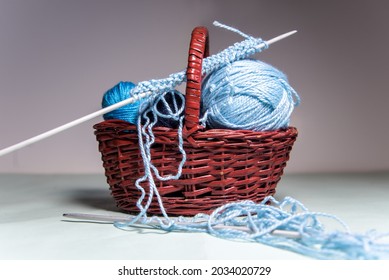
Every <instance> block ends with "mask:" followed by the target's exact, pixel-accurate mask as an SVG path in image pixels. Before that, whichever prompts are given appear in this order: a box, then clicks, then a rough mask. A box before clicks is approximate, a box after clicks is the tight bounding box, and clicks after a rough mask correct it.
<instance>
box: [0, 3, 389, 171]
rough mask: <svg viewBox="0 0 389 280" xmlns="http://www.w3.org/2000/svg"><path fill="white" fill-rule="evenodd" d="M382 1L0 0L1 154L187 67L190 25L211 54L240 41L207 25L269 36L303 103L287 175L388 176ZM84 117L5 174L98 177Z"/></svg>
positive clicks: (6, 163) (0, 163)
mask: <svg viewBox="0 0 389 280" xmlns="http://www.w3.org/2000/svg"><path fill="white" fill-rule="evenodd" d="M388 12H389V2H387V1H384V0H382V1H378V0H374V1H351V0H348V1H335V0H327V1H308V0H306V1H302V0H296V1H270V0H269V1H244V0H240V1H199V0H194V1H172V0H169V1H156V0H155V1H150V0H149V1H147V0H144V1H86V0H83V1H75V0H71V1H55V0H54V1H53V0H52V1H44V0H34V1H27V0H26V1H20V0H8V1H7V0H1V1H0V97H1V99H0V133H1V134H0V135H1V137H0V148H5V147H7V146H9V145H12V144H15V143H16V142H19V141H21V140H24V139H27V138H29V137H32V136H35V135H36V134H39V133H41V132H44V131H46V130H49V129H51V128H54V127H56V126H58V125H61V124H63V123H66V122H68V121H71V120H73V119H76V118H78V117H80V116H83V115H85V114H87V113H90V112H93V111H95V110H97V109H99V108H100V100H101V97H102V95H103V93H104V92H105V91H106V90H107V89H108V88H110V87H112V86H113V85H115V84H116V83H117V82H119V81H121V80H127V81H133V82H139V81H144V80H149V79H152V78H164V77H167V76H168V75H169V74H170V73H174V72H177V71H179V70H181V69H183V68H184V67H185V64H186V54H187V49H188V43H189V35H190V32H191V30H192V28H193V27H195V26H197V25H205V26H207V27H208V28H209V30H210V39H211V53H216V52H217V51H219V50H222V49H224V48H226V47H228V46H229V45H231V44H233V43H235V42H237V41H241V40H242V38H241V37H239V36H238V35H236V34H234V33H231V32H228V31H225V30H222V29H219V28H215V27H213V26H212V22H213V20H218V21H221V22H223V23H226V24H228V25H232V26H235V27H237V28H239V29H241V30H242V31H243V32H246V33H249V34H252V35H254V36H257V37H262V38H264V39H269V38H272V37H274V36H276V35H279V34H281V33H284V32H287V31H290V30H293V29H297V30H298V31H299V32H298V33H297V34H296V35H294V36H293V37H291V38H288V39H286V40H284V41H282V42H280V43H277V44H275V45H273V46H272V47H271V48H270V49H268V50H266V51H265V52H263V53H261V54H259V55H257V56H256V58H258V59H261V60H264V61H266V62H268V63H270V64H272V65H274V66H275V67H277V68H279V69H280V70H282V71H284V72H285V73H286V74H287V75H288V77H289V81H290V83H291V85H292V86H293V87H294V88H295V89H296V90H297V91H298V92H299V94H300V96H301V99H302V104H301V106H300V107H298V108H296V110H295V112H294V114H293V116H292V125H294V126H296V127H297V128H298V129H299V132H300V134H299V138H298V141H297V142H296V145H295V148H294V150H293V152H292V154H291V160H290V162H289V164H288V168H287V169H286V172H289V173H302V172H362V171H385V170H389V148H388V142H389V130H388V119H389V110H388V104H389V94H388V78H389V75H388V74H389V59H388V54H387V51H388V49H389V28H388V27H389V18H388ZM100 120H101V119H95V120H93V121H89V122H87V123H85V124H83V125H80V126H78V127H76V128H73V129H71V130H68V131H66V132H63V133H61V134H59V135H57V136H54V137H52V138H50V139H46V140H44V141H42V142H40V143H36V144H34V145H32V146H30V147H27V148H24V149H23V150H20V151H18V152H15V153H13V154H9V155H6V156H4V157H2V158H0V172H16V173H22V172H24V173H102V172H103V169H102V167H101V161H100V155H99V153H98V152H97V142H96V141H95V138H94V135H93V129H92V125H93V124H94V123H97V122H99V121H100Z"/></svg>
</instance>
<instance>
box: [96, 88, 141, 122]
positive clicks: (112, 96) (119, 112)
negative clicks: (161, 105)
mask: <svg viewBox="0 0 389 280" xmlns="http://www.w3.org/2000/svg"><path fill="white" fill-rule="evenodd" d="M134 87H135V84H133V83H131V82H120V83H118V84H117V85H115V86H114V87H113V88H111V89H109V90H108V91H107V92H106V93H105V94H104V96H103V101H102V107H103V108H105V107H108V106H110V105H113V104H116V103H118V102H120V101H123V100H125V99H128V98H130V97H132V95H131V90H132V89H133V88H134ZM142 102H143V101H142V100H138V101H136V102H134V103H132V104H128V105H125V106H122V107H120V108H118V109H116V110H114V111H112V112H109V113H107V114H105V115H104V116H103V117H104V119H105V120H109V119H119V120H123V121H126V122H129V123H132V124H136V123H137V119H138V114H139V113H138V110H139V106H140V104H141V103H142Z"/></svg>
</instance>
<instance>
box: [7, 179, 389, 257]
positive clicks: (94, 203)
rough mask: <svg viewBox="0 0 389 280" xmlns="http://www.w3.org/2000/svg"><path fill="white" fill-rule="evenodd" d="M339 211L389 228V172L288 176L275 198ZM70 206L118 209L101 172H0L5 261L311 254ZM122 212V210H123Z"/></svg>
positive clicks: (352, 220)
mask: <svg viewBox="0 0 389 280" xmlns="http://www.w3.org/2000/svg"><path fill="white" fill-rule="evenodd" d="M285 196H292V197H294V198H296V199H298V200H300V201H301V202H303V203H304V204H305V206H307V207H308V208H309V209H310V210H312V211H322V212H326V213H330V214H335V215H337V216H338V217H339V218H341V219H342V220H344V221H345V222H346V223H347V224H348V225H349V226H350V228H351V230H352V231H354V232H366V231H368V230H370V229H376V230H378V231H380V232H389V203H388V199H389V173H388V172H386V173H366V174H321V175H320V174H310V175H288V174H286V175H284V176H283V178H282V180H281V182H280V183H279V184H278V187H277V194H276V198H277V199H282V198H283V197H285ZM66 212H83V213H94V214H118V210H117V209H116V207H115V203H114V201H113V199H112V198H111V196H110V193H109V190H108V186H107V184H106V182H105V177H104V176H103V175H19V174H0V259H3V260H10V259H16V260H18V259H62V260H66V259H77V260H82V259H91V260H94V259H114V260H115V259H116V260H118V259H140V260H150V259H153V260H156V259H161V260H162V259H168V260H172V259H183V260H185V259H187V260H190V259H198V260H199V259H200V260H203V259H219V260H221V259H225V260H227V259H240V260H242V259H247V260H253V259H268V260H271V259H282V260H285V259H300V260H301V259H302V260H304V259H307V258H306V257H304V256H301V255H298V254H295V253H291V252H288V251H285V250H280V249H276V248H272V247H268V246H264V245H262V244H256V243H246V242H237V241H228V240H223V239H218V238H215V237H212V236H210V235H207V234H199V233H176V232H174V233H165V232H162V231H158V230H151V229H150V230H146V229H134V230H132V231H123V230H119V229H117V228H115V227H114V226H113V225H112V224H107V223H90V222H70V221H66V219H64V218H63V217H62V214H63V213H66ZM119 214H120V213H119Z"/></svg>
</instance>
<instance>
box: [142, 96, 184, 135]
mask: <svg viewBox="0 0 389 280" xmlns="http://www.w3.org/2000/svg"><path fill="white" fill-rule="evenodd" d="M184 109H185V96H184V95H183V94H182V93H181V92H179V91H178V90H171V91H168V92H164V93H162V94H159V95H156V96H154V98H150V99H149V100H148V102H147V103H144V104H142V108H141V111H142V113H141V114H142V123H143V124H145V123H146V122H147V120H149V122H150V123H153V122H155V124H154V126H164V127H169V128H177V127H178V125H179V119H180V118H181V117H182V116H183V115H184Z"/></svg>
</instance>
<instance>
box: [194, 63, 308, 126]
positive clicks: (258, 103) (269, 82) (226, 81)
mask: <svg viewBox="0 0 389 280" xmlns="http://www.w3.org/2000/svg"><path fill="white" fill-rule="evenodd" d="M299 101H300V99H299V96H298V95H297V93H296V92H295V91H294V89H293V88H292V87H291V86H290V85H289V84H288V80H287V78H286V76H285V75H284V74H283V73H282V72H281V71H279V70H277V69H276V68H274V67H273V66H271V65H269V64H266V63H264V62H261V61H258V60H239V61H235V62H232V63H230V64H228V65H226V66H224V67H222V68H221V69H219V70H216V71H213V72H212V73H210V74H209V75H208V76H207V77H206V78H205V79H204V81H203V87H202V99H201V115H202V119H203V122H205V123H206V126H207V127H208V128H225V129H245V130H253V131H268V130H275V129H279V128H286V127H288V126H289V122H290V115H291V113H292V111H293V109H294V106H296V105H298V103H299Z"/></svg>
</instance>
